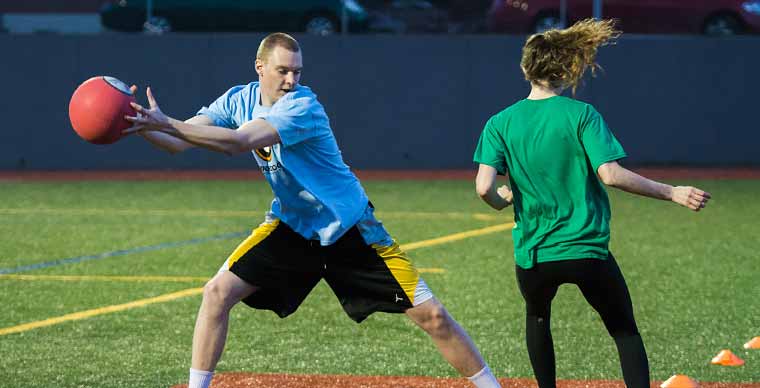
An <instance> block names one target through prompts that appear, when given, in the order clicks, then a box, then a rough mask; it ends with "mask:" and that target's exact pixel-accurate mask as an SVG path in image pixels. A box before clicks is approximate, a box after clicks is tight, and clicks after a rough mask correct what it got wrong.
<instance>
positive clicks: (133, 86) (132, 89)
mask: <svg viewBox="0 0 760 388" xmlns="http://www.w3.org/2000/svg"><path fill="white" fill-rule="evenodd" d="M129 91H130V92H131V93H132V94H135V92H136V91H137V85H132V86H130V87H129Z"/></svg>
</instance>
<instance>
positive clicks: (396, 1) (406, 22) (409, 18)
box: [362, 0, 448, 34]
mask: <svg viewBox="0 0 760 388" xmlns="http://www.w3.org/2000/svg"><path fill="white" fill-rule="evenodd" d="M362 6H364V7H365V8H366V9H367V12H369V15H370V21H369V30H370V31H371V32H391V33H397V34H400V33H438V32H446V31H447V28H448V27H447V23H448V11H447V10H446V9H445V8H443V7H441V6H440V5H437V4H434V3H433V2H432V1H428V0H362Z"/></svg>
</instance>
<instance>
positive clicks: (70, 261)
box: [0, 232, 250, 275]
mask: <svg viewBox="0 0 760 388" xmlns="http://www.w3.org/2000/svg"><path fill="white" fill-rule="evenodd" d="M249 233H250V232H234V233H225V234H220V235H216V236H210V237H200V238H194V239H192V240H185V241H176V242H167V243H161V244H158V245H149V246H145V247H137V248H130V249H121V250H118V251H111V252H104V253H98V254H96V255H87V256H77V257H69V258H66V259H57V260H52V261H46V262H44V263H37V264H29V265H22V266H19V267H16V268H0V275H4V274H11V273H18V272H26V271H31V270H35V269H41V268H49V267H55V266H59V265H66V264H75V263H81V262H83V261H90V260H100V259H107V258H109V257H114V256H124V255H129V254H132V253H140V252H148V251H156V250H159V249H165V248H176V247H181V246H186V245H194V244H202V243H205V242H209V241H216V240H227V239H230V238H235V237H242V236H245V235H247V234H249Z"/></svg>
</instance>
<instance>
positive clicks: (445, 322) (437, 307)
mask: <svg viewBox="0 0 760 388" xmlns="http://www.w3.org/2000/svg"><path fill="white" fill-rule="evenodd" d="M418 317H419V318H418V319H417V324H419V325H420V327H422V329H423V330H425V331H426V332H428V333H429V334H430V335H432V336H436V337H446V336H449V335H451V333H452V332H453V328H454V326H455V323H454V320H453V319H452V318H451V315H449V313H448V311H446V308H445V307H443V305H441V304H440V303H438V302H437V301H435V302H433V303H431V304H430V305H428V306H424V310H422V311H421V314H418Z"/></svg>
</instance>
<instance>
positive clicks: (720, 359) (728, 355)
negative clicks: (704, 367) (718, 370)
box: [710, 349, 744, 366]
mask: <svg viewBox="0 0 760 388" xmlns="http://www.w3.org/2000/svg"><path fill="white" fill-rule="evenodd" d="M710 362H711V363H712V364H714V365H723V366H742V365H744V360H742V359H741V358H739V357H737V356H736V355H735V354H734V353H733V352H731V351H730V350H728V349H723V350H721V351H720V353H718V355H717V356H715V357H713V359H712V361H710Z"/></svg>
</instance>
